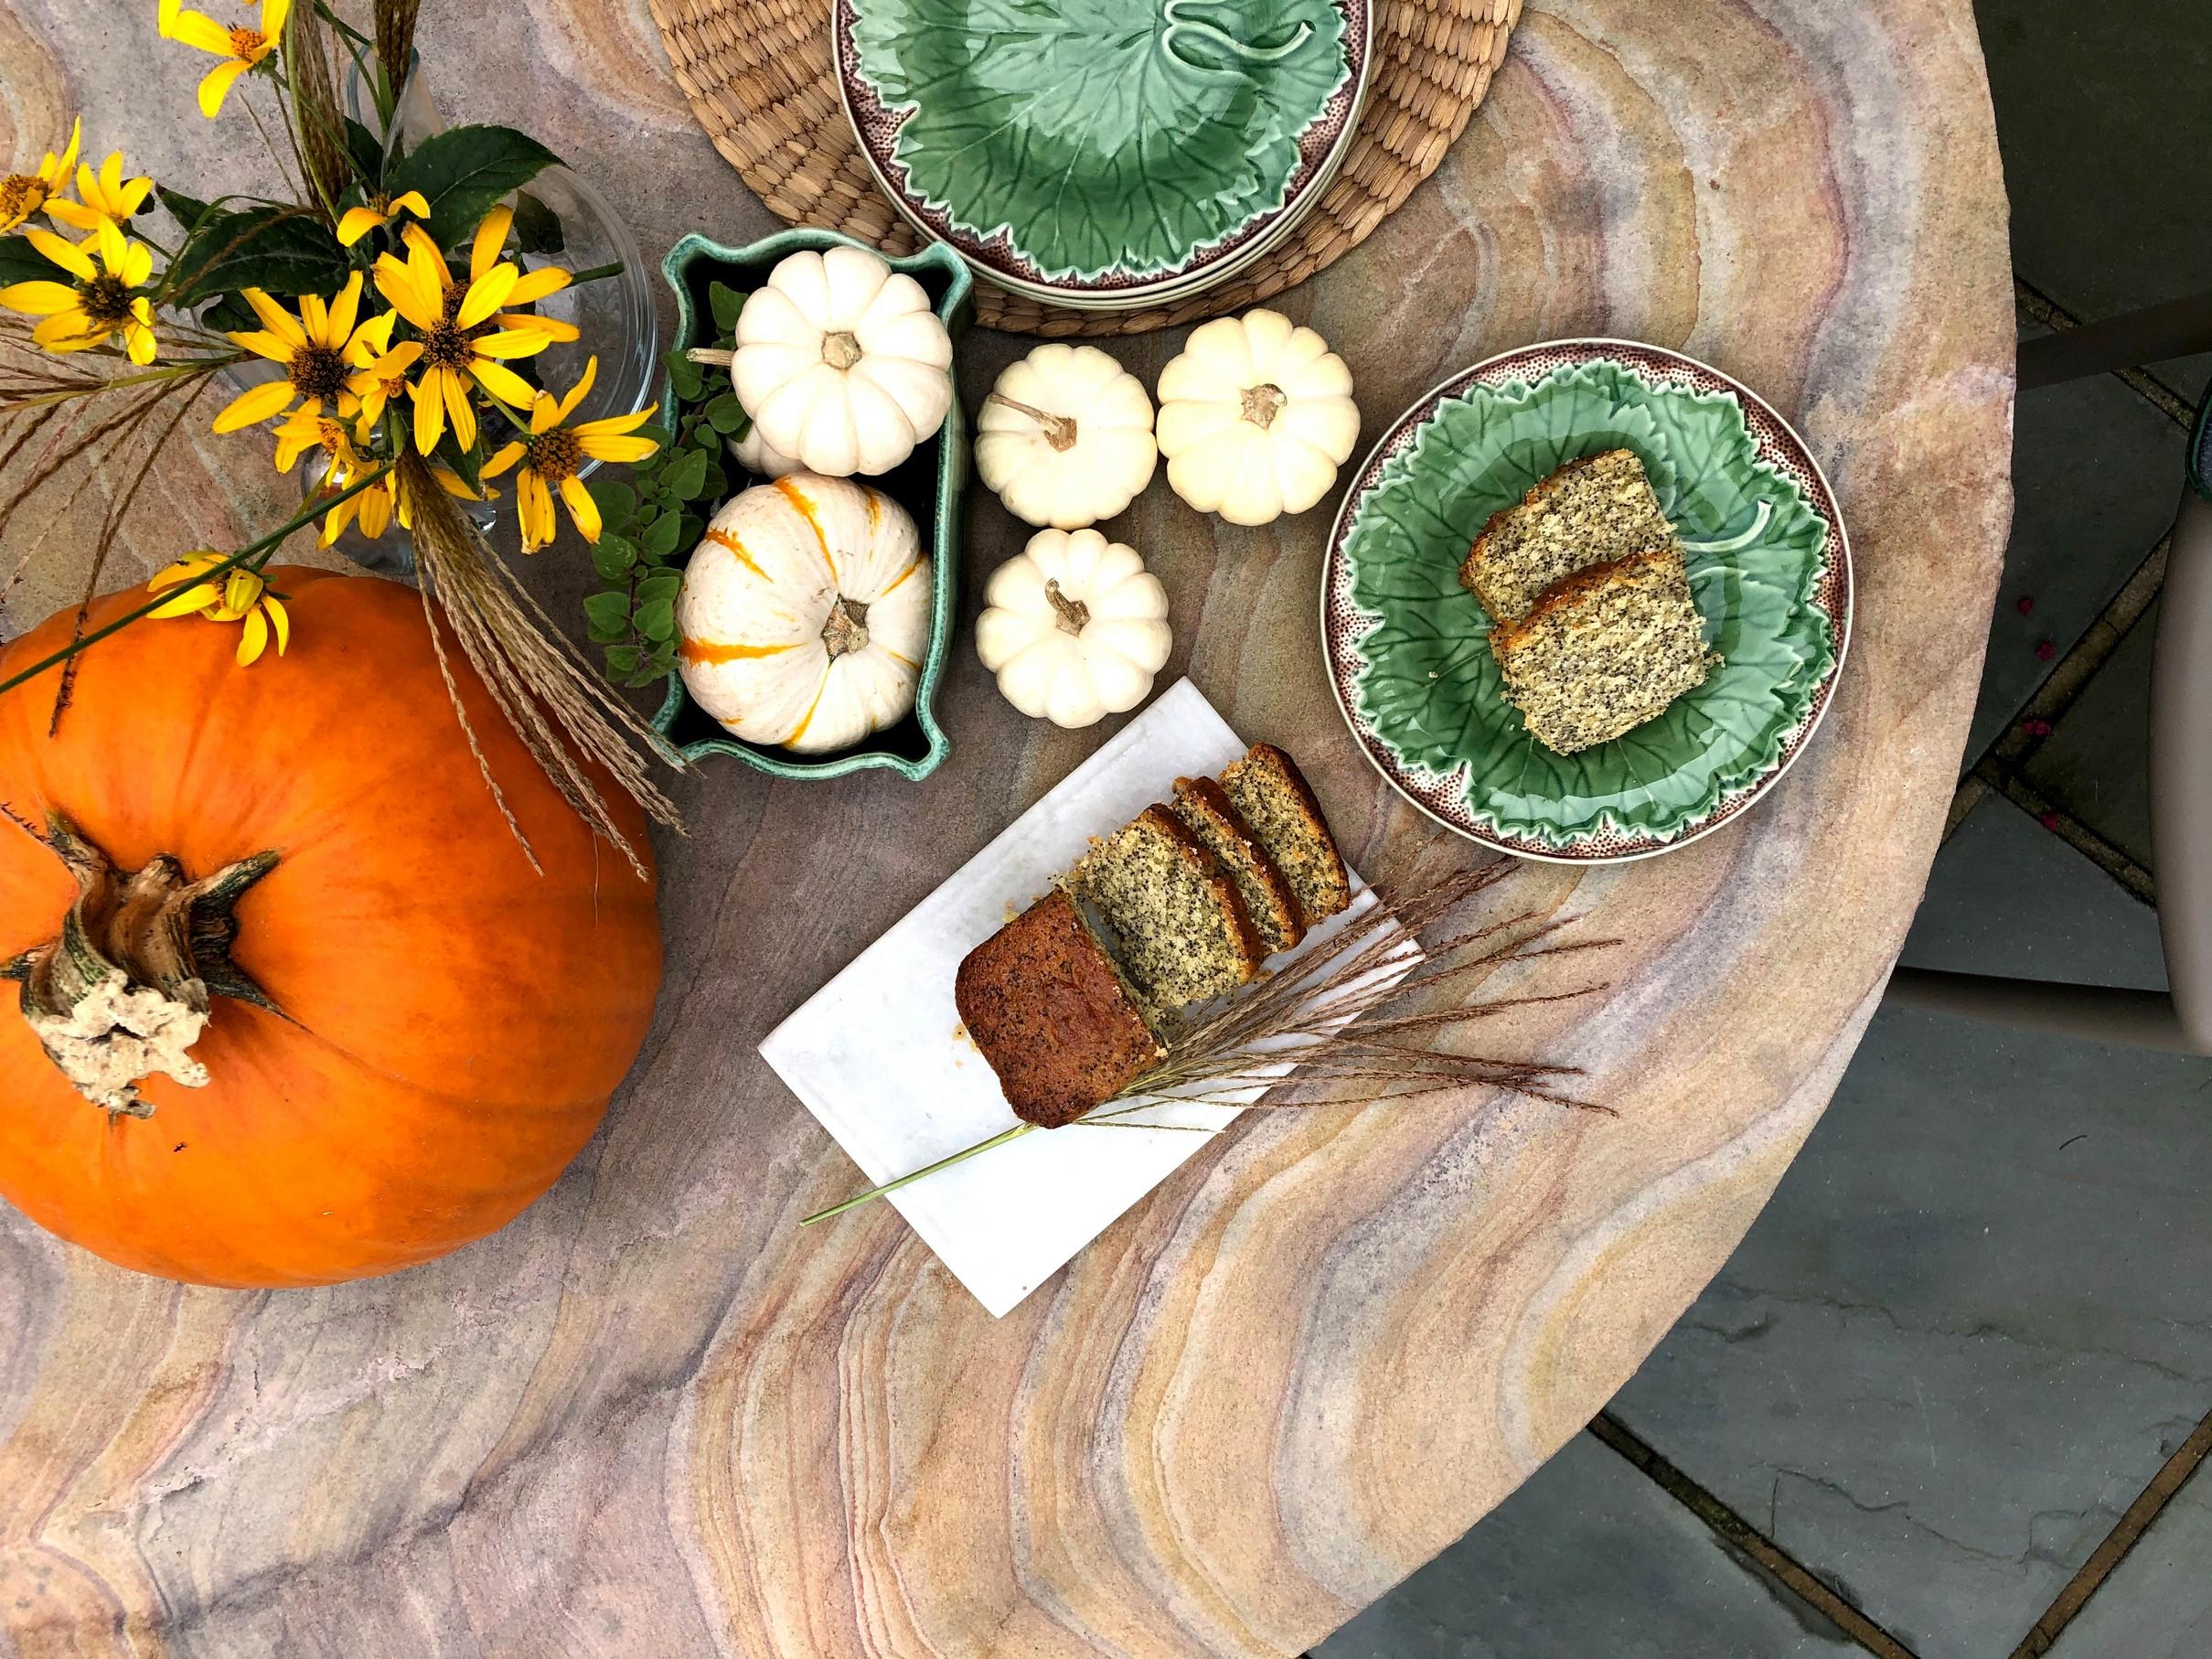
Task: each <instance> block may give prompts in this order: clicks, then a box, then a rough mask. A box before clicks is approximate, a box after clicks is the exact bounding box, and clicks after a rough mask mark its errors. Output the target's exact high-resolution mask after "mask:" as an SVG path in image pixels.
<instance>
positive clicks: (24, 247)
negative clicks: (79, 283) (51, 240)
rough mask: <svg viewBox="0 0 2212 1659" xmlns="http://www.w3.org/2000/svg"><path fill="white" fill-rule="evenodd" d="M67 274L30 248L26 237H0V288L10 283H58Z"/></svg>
mask: <svg viewBox="0 0 2212 1659" xmlns="http://www.w3.org/2000/svg"><path fill="white" fill-rule="evenodd" d="M68 280H69V273H67V272H65V271H63V270H62V269H61V268H60V267H59V265H57V264H55V263H54V262H53V261H52V260H50V259H48V258H47V256H46V255H45V254H43V253H41V252H38V250H37V249H36V248H34V247H32V246H31V239H30V238H29V237H27V236H0V287H5V286H6V285H7V284H10V283H59V282H66V281H68Z"/></svg>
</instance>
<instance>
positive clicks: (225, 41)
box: [161, 0, 230, 58]
mask: <svg viewBox="0 0 2212 1659" xmlns="http://www.w3.org/2000/svg"><path fill="white" fill-rule="evenodd" d="M161 32H162V33H163V34H164V35H166V37H168V38H170V39H171V40H181V41H183V42H184V43H185V44H186V45H187V46H190V47H197V48H199V49H200V50H201V51H203V52H213V53H214V54H215V55H216V56H217V57H218V58H228V57H229V56H230V30H229V29H227V28H225V27H223V26H222V25H221V24H219V23H218V22H216V20H215V19H214V18H212V17H210V16H208V14H207V13H205V12H187V11H180V10H178V9H177V7H176V4H175V0H163V4H162V18H161Z"/></svg>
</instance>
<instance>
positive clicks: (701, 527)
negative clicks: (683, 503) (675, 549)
mask: <svg viewBox="0 0 2212 1659" xmlns="http://www.w3.org/2000/svg"><path fill="white" fill-rule="evenodd" d="M676 526H677V528H676V544H677V546H679V547H697V546H698V545H699V543H700V538H701V537H702V536H704V535H705V534H706V533H707V521H706V520H705V519H701V518H700V516H699V515H698V514H697V513H686V514H684V515H683V517H682V518H680V519H678V520H677V521H676Z"/></svg>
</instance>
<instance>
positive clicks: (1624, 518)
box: [1459, 449, 1674, 625]
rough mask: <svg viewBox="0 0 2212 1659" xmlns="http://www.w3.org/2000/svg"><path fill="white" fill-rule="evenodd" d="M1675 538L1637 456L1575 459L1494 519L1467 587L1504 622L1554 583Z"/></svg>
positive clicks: (1475, 550)
mask: <svg viewBox="0 0 2212 1659" xmlns="http://www.w3.org/2000/svg"><path fill="white" fill-rule="evenodd" d="M1673 540H1674V527H1673V526H1672V525H1671V524H1669V523H1668V522H1667V516H1666V514H1665V513H1663V512H1662V511H1661V510H1660V506H1659V498H1658V497H1657V496H1656V495H1654V494H1653V493H1652V491H1651V478H1650V477H1649V476H1647V475H1646V474H1645V472H1644V469H1643V463H1642V462H1641V461H1640V460H1638V459H1637V458H1636V455H1635V452H1634V451H1633V450H1627V449H1610V450H1607V451H1606V452H1605V453H1604V454H1602V455H1588V456H1586V457H1584V458H1583V459H1582V460H1579V461H1570V462H1568V463H1567V464H1566V465H1565V466H1563V467H1561V468H1560V469H1559V470H1558V471H1557V472H1555V473H1554V474H1552V476H1550V477H1548V478H1546V479H1544V481H1543V482H1542V483H1541V484H1539V485H1537V486H1536V487H1535V488H1533V489H1532V490H1530V491H1529V492H1528V494H1527V495H1526V496H1524V497H1523V498H1522V500H1521V504H1520V505H1519V506H1518V507H1511V508H1506V509H1505V511H1503V512H1501V513H1498V514H1495V515H1493V516H1492V517H1491V521H1490V522H1489V523H1488V524H1486V525H1484V526H1483V527H1482V533H1481V534H1480V536H1478V537H1476V538H1475V544H1474V546H1473V547H1472V548H1471V549H1469V551H1468V555H1467V562H1465V563H1464V564H1462V565H1461V566H1460V567H1459V582H1460V584H1461V585H1462V586H1464V587H1465V588H1467V589H1468V591H1469V592H1470V593H1472V594H1474V596H1475V597H1476V598H1477V599H1480V601H1481V602H1482V608H1483V609H1484V610H1486V611H1488V612H1489V613H1490V615H1491V621H1492V622H1493V623H1497V624H1501V625H1502V624H1505V623H1512V622H1518V621H1520V620H1521V619H1522V618H1523V617H1524V616H1526V615H1528V613H1529V611H1530V609H1531V607H1532V606H1533V605H1535V603H1536V601H1537V599H1538V597H1539V596H1540V595H1541V594H1543V593H1544V590H1545V589H1546V588H1548V587H1550V586H1551V585H1552V584H1553V583H1556V582H1559V581H1561V580H1562V579H1564V578H1565V577H1568V576H1571V575H1573V574H1574V573H1576V572H1577V571H1580V570H1586V569H1587V568H1588V567H1589V566H1591V565H1594V564H1603V563H1606V562H1609V561H1612V560H1616V559H1622V558H1626V557H1628V556H1629V555H1630V554H1632V553H1636V552H1640V551H1642V550H1644V549H1645V548H1650V547H1658V546H1662V545H1664V544H1666V543H1670V542H1672V541H1673Z"/></svg>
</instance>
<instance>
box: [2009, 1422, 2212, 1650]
mask: <svg viewBox="0 0 2212 1659" xmlns="http://www.w3.org/2000/svg"><path fill="white" fill-rule="evenodd" d="M2205 1469H2206V1466H2205V1465H2204V1464H2201V1463H2200V1464H2198V1465H2197V1468H2196V1473H2195V1474H2194V1475H2192V1476H2190V1478H2189V1482H2188V1484H2187V1485H2185V1486H2184V1487H2183V1488H2182V1489H2181V1490H2180V1491H2179V1492H2177V1493H2175V1494H2174V1496H2173V1498H2172V1499H2171V1500H2170V1501H2169V1502H2168V1503H2167V1504H2166V1506H2165V1507H2164V1509H2162V1510H2160V1511H2159V1512H2158V1519H2157V1520H2155V1521H2153V1522H2152V1524H2151V1530H2150V1531H2148V1532H2146V1533H2144V1534H2143V1536H2142V1537H2141V1538H2139V1539H2137V1540H2136V1542H2135V1547H2134V1548H2133V1549H2131V1550H2130V1551H2128V1553H2127V1554H2126V1555H2125V1556H2124V1557H2121V1562H2120V1565H2119V1566H2118V1567H2116V1568H2113V1569H2112V1572H2111V1575H2110V1577H2109V1578H2107V1579H2105V1581H2104V1582H2103V1583H2102V1584H2100V1585H2099V1586H2098V1587H2097V1593H2096V1594H2095V1595H2093V1596H2091V1597H2090V1598H2089V1603H2088V1605H2086V1606H2085V1607H2083V1608H2082V1610H2081V1611H2079V1612H2078V1613H2077V1614H2075V1615H2074V1619H2073V1622H2071V1623H2070V1624H2068V1626H2067V1627H2066V1628H2065V1629H2064V1630H2062V1631H2060V1632H2058V1640H2057V1642H2055V1643H2052V1644H2051V1649H2050V1655H2049V1659H2204V1656H2205V1655H2206V1654H2212V1474H2207V1473H2206V1472H2205Z"/></svg>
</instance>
